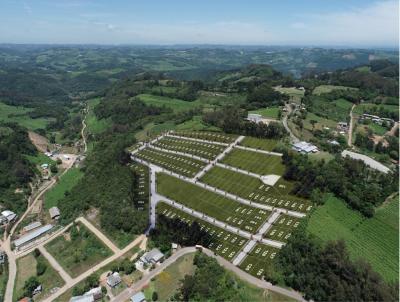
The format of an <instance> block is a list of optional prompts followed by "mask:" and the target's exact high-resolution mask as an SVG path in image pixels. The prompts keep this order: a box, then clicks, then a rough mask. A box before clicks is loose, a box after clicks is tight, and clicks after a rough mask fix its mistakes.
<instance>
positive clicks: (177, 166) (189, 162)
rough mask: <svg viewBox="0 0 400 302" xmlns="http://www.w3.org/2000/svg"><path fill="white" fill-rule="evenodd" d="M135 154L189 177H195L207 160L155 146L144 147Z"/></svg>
mask: <svg viewBox="0 0 400 302" xmlns="http://www.w3.org/2000/svg"><path fill="white" fill-rule="evenodd" d="M135 156H136V157H138V158H140V159H142V160H145V161H148V162H150V163H153V164H155V165H157V166H160V167H162V168H165V169H167V170H169V171H172V172H175V173H178V174H181V175H184V176H187V177H194V176H195V175H196V174H197V173H198V172H199V171H200V170H201V169H202V168H204V166H205V165H206V163H205V162H203V161H200V160H197V159H194V158H191V157H189V156H183V155H177V154H172V153H167V152H163V151H159V150H156V149H153V148H146V149H143V150H141V151H139V152H138V153H136V154H135Z"/></svg>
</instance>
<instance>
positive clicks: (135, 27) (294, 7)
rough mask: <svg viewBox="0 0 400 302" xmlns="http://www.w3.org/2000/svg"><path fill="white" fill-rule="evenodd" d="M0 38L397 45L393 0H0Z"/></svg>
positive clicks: (78, 41)
mask: <svg viewBox="0 0 400 302" xmlns="http://www.w3.org/2000/svg"><path fill="white" fill-rule="evenodd" d="M0 43H29V44H30V43H51V44H53V43H54V44H146V45H147V44H157V45H160V44H161V45H165V44H230V45H293V46H296V45H301V46H306V45H309V46H340V47H396V48H397V47H398V43H399V3H398V1H396V0H372V1H371V0H273V1H272V0H140V1H137V0H125V1H124V0H0Z"/></svg>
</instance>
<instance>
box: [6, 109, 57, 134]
mask: <svg viewBox="0 0 400 302" xmlns="http://www.w3.org/2000/svg"><path fill="white" fill-rule="evenodd" d="M30 111H32V109H29V108H26V107H22V106H9V105H6V104H4V103H1V102H0V121H2V122H16V123H18V124H19V125H21V126H24V127H26V128H28V129H30V130H36V129H44V128H46V125H47V123H48V122H49V121H50V120H49V119H45V118H37V119H33V118H31V117H29V116H28V115H27V114H28V113H29V112H30ZM10 114H18V115H19V116H9V115H10Z"/></svg>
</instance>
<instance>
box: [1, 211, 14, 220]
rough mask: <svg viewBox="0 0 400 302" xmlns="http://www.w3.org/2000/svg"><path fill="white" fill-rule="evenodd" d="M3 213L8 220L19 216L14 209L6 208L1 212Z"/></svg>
mask: <svg viewBox="0 0 400 302" xmlns="http://www.w3.org/2000/svg"><path fill="white" fill-rule="evenodd" d="M1 215H2V216H3V217H5V218H6V219H7V221H8V222H11V221H13V220H14V219H15V218H16V217H17V214H15V213H14V212H13V211H10V210H5V211H3V212H1Z"/></svg>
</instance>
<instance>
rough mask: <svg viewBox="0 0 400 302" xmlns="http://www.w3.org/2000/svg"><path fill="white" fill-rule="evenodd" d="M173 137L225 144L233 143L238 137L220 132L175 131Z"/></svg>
mask: <svg viewBox="0 0 400 302" xmlns="http://www.w3.org/2000/svg"><path fill="white" fill-rule="evenodd" d="M173 134H174V135H178V136H183V137H191V138H197V139H203V140H207V141H212V142H219V143H225V144H231V143H233V142H234V141H235V140H236V139H237V138H238V136H237V135H234V134H226V133H220V132H203V131H175V132H174V133H173Z"/></svg>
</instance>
